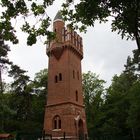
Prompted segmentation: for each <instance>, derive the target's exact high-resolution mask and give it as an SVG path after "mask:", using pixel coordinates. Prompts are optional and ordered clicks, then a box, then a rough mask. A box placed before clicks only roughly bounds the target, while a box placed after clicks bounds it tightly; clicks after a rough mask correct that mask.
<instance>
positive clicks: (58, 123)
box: [53, 115, 61, 129]
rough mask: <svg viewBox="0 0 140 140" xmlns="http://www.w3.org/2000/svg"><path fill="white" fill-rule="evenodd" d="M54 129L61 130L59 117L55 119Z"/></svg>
mask: <svg viewBox="0 0 140 140" xmlns="http://www.w3.org/2000/svg"><path fill="white" fill-rule="evenodd" d="M53 129H61V119H60V117H59V116H58V115H56V116H55V117H54V118H53Z"/></svg>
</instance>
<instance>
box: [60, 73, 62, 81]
mask: <svg viewBox="0 0 140 140" xmlns="http://www.w3.org/2000/svg"><path fill="white" fill-rule="evenodd" d="M59 81H62V73H59Z"/></svg>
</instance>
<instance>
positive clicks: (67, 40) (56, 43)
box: [47, 11, 83, 59]
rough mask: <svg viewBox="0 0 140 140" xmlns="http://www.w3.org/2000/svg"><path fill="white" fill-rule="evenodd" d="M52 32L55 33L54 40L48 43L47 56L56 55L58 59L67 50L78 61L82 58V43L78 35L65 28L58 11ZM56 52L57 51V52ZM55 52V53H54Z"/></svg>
mask: <svg viewBox="0 0 140 140" xmlns="http://www.w3.org/2000/svg"><path fill="white" fill-rule="evenodd" d="M53 31H54V32H55V33H56V38H55V39H54V40H53V41H51V42H50V46H49V47H48V48H47V55H48V56H49V55H51V54H55V55H56V54H57V56H58V57H57V58H60V56H61V54H60V53H59V52H62V51H60V50H64V49H67V48H69V49H70V50H71V51H73V52H75V53H76V54H77V55H78V56H79V57H80V59H82V58H83V43H82V38H81V37H80V35H78V34H77V32H76V31H74V30H72V29H70V28H69V27H68V26H67V27H65V22H64V20H63V18H62V15H61V12H60V11H58V13H57V14H56V16H55V18H54V21H53ZM57 50H59V51H58V52H57ZM54 52H55V53H54Z"/></svg>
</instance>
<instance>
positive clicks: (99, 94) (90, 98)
mask: <svg viewBox="0 0 140 140" xmlns="http://www.w3.org/2000/svg"><path fill="white" fill-rule="evenodd" d="M82 76H83V80H82V84H83V92H84V103H85V109H86V116H87V127H88V133H89V136H90V137H91V138H92V137H95V136H96V135H98V134H99V133H98V130H97V128H96V127H97V125H98V120H99V118H100V117H101V116H100V108H101V106H102V104H103V94H104V87H103V84H104V83H105V81H103V80H100V79H99V78H98V76H97V75H96V74H94V73H92V72H90V71H89V72H88V73H83V75H82Z"/></svg>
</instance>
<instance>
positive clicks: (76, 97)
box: [75, 90, 78, 102]
mask: <svg viewBox="0 0 140 140" xmlns="http://www.w3.org/2000/svg"><path fill="white" fill-rule="evenodd" d="M75 100H76V102H78V91H77V90H76V91H75Z"/></svg>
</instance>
